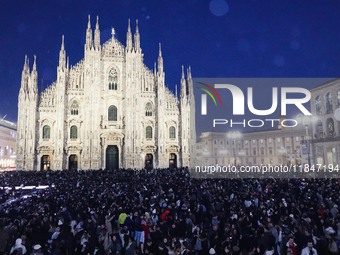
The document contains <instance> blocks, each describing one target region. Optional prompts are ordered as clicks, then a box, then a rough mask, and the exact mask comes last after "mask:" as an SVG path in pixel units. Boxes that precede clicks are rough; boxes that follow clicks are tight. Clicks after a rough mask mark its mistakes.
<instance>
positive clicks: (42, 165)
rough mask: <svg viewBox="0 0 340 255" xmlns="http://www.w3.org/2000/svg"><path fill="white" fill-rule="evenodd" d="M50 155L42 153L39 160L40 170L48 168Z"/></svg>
mask: <svg viewBox="0 0 340 255" xmlns="http://www.w3.org/2000/svg"><path fill="white" fill-rule="evenodd" d="M50 163H51V162H50V156H49V155H43V156H42V157H41V162H40V170H45V171H47V170H50Z"/></svg>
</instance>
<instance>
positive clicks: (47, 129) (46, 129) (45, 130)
mask: <svg viewBox="0 0 340 255" xmlns="http://www.w3.org/2000/svg"><path fill="white" fill-rule="evenodd" d="M50 137H51V128H50V126H48V125H45V126H44V127H43V139H50Z"/></svg>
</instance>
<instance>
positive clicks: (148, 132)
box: [145, 126, 152, 139]
mask: <svg viewBox="0 0 340 255" xmlns="http://www.w3.org/2000/svg"><path fill="white" fill-rule="evenodd" d="M145 137H146V139H152V127H150V126H147V127H146V129H145Z"/></svg>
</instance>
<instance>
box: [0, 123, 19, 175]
mask: <svg viewBox="0 0 340 255" xmlns="http://www.w3.org/2000/svg"><path fill="white" fill-rule="evenodd" d="M16 130H17V127H16V125H15V124H14V123H13V122H10V121H7V120H4V119H0V169H8V168H14V167H15V159H16V133H17V131H16Z"/></svg>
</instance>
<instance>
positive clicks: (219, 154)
mask: <svg viewBox="0 0 340 255" xmlns="http://www.w3.org/2000/svg"><path fill="white" fill-rule="evenodd" d="M304 139H305V129H304V128H303V127H301V126H298V127H296V128H283V129H275V130H265V131H254V132H244V133H238V132H229V133H224V132H205V133H202V135H201V136H200V140H199V142H198V143H197V149H196V150H197V159H198V160H197V164H201V165H215V164H218V165H225V166H227V165H269V164H270V165H282V164H283V165H286V164H301V162H302V159H303V156H302V155H301V142H302V141H303V140H304Z"/></svg>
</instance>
